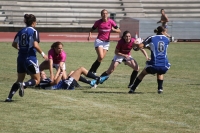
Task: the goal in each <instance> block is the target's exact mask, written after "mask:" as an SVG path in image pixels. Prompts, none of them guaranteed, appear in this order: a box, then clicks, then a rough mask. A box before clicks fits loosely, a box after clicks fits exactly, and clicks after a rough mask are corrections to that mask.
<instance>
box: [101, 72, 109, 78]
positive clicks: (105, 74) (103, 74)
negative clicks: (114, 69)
mask: <svg viewBox="0 0 200 133" xmlns="http://www.w3.org/2000/svg"><path fill="white" fill-rule="evenodd" d="M108 75H109V74H107V73H106V71H105V72H104V73H102V74H101V77H103V76H108Z"/></svg>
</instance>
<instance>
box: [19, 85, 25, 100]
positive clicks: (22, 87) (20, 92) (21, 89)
mask: <svg viewBox="0 0 200 133" xmlns="http://www.w3.org/2000/svg"><path fill="white" fill-rule="evenodd" d="M18 87H19V95H20V96H21V97H23V96H24V86H23V83H20V82H19V83H18Z"/></svg>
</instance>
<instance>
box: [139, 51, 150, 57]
mask: <svg viewBox="0 0 200 133" xmlns="http://www.w3.org/2000/svg"><path fill="white" fill-rule="evenodd" d="M140 51H141V52H142V53H143V54H144V56H145V57H146V60H150V58H149V56H148V54H147V52H146V50H145V49H140Z"/></svg>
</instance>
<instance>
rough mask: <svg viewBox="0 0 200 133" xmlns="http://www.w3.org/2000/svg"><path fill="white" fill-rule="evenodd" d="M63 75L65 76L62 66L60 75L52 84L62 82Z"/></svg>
mask: <svg viewBox="0 0 200 133" xmlns="http://www.w3.org/2000/svg"><path fill="white" fill-rule="evenodd" d="M59 69H60V67H59ZM62 76H63V70H62V68H61V69H60V72H59V74H58V76H57V77H56V78H55V79H54V80H53V81H52V82H51V85H56V84H58V83H59V82H60V80H61V78H62Z"/></svg>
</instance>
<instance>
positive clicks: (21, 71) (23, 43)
mask: <svg viewBox="0 0 200 133" xmlns="http://www.w3.org/2000/svg"><path fill="white" fill-rule="evenodd" d="M24 23H25V24H26V27H25V28H22V29H21V30H20V31H19V32H18V33H17V34H16V36H15V38H14V41H13V43H12V46H13V47H14V48H15V49H17V50H18V57H17V73H18V77H17V81H16V82H15V83H14V84H13V86H12V88H11V90H10V93H9V95H8V98H7V99H6V100H5V101H6V102H10V101H12V97H13V95H14V94H15V93H16V92H17V90H18V89H19V95H20V96H21V97H23V96H24V87H23V86H34V85H37V84H39V83H40V73H39V66H38V60H37V57H36V52H39V53H40V54H41V55H42V57H43V58H44V59H46V60H47V59H48V58H47V56H46V55H45V54H44V52H42V50H41V48H40V46H39V42H40V39H39V33H38V31H37V30H35V29H34V27H35V26H36V17H35V16H34V15H33V14H25V15H24ZM26 74H29V75H30V76H31V79H30V80H29V81H27V82H23V81H24V79H25V76H26Z"/></svg>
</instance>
